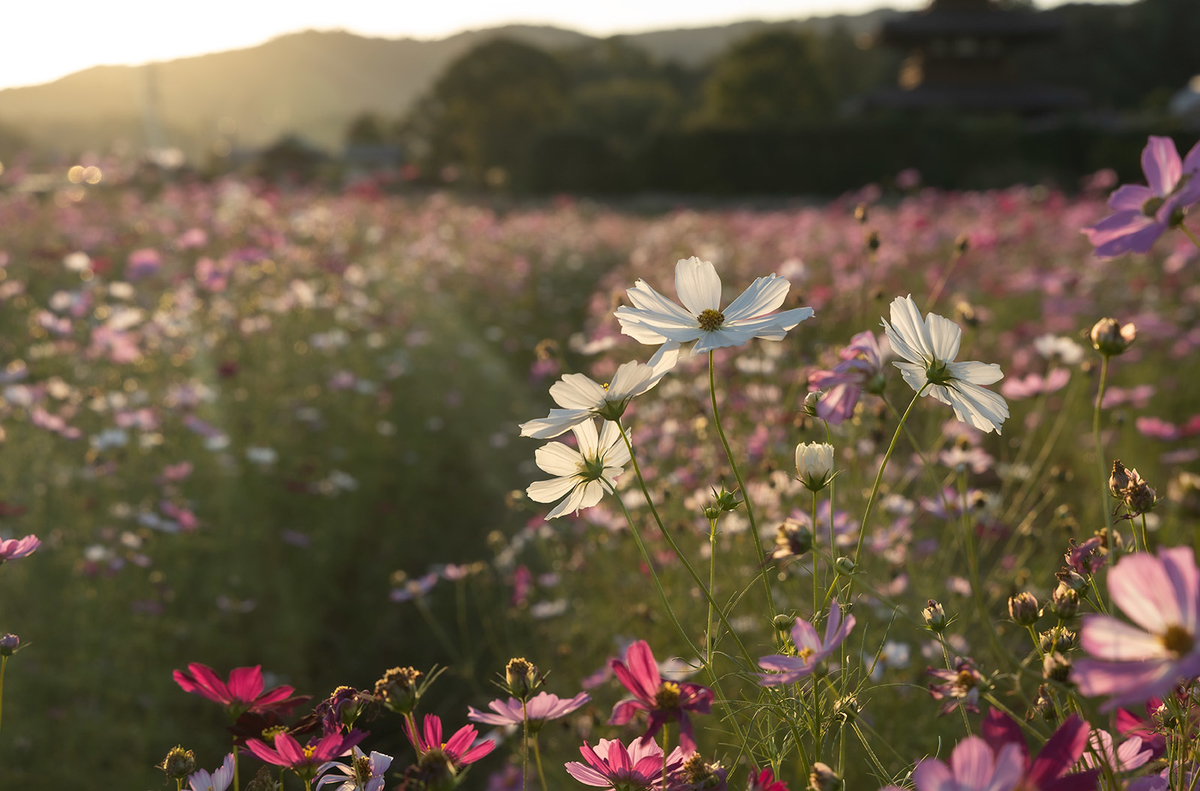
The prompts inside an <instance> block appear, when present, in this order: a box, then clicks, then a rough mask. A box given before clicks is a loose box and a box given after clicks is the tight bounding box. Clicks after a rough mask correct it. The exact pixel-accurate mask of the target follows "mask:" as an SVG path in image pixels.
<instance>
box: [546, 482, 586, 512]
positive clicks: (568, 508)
mask: <svg viewBox="0 0 1200 791" xmlns="http://www.w3.org/2000/svg"><path fill="white" fill-rule="evenodd" d="M585 495H586V488H585V487H584V486H582V485H576V486H575V488H574V489H572V490H571V492H570V493H569V494H568V495H567V497H566V499H564V500H563V501H562V502H561V503H559V504H558V505H556V506H554V508H553V509H551V511H550V513H548V514H546V519H547V521H548V520H550V519H557V518H558V517H560V516H562V515H563V514H571V513H575V512H576V511H578V510H579V509H580V507H581V506H580V503H582V502H583V498H584V496H585Z"/></svg>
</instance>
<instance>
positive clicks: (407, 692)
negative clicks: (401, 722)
mask: <svg viewBox="0 0 1200 791" xmlns="http://www.w3.org/2000/svg"><path fill="white" fill-rule="evenodd" d="M423 675H424V674H423V673H422V672H421V671H420V670H417V669H416V668H415V667H393V668H391V669H390V670H388V671H386V672H385V673H384V674H383V678H381V679H379V680H378V681H376V682H375V697H376V698H378V699H379V700H381V701H383V705H385V706H387V707H388V708H389V709H390V710H392V711H394V712H396V713H397V714H408V713H409V712H411V711H412V710H413V708H415V707H416V704H417V700H418V699H419V697H420V692H421V690H422V689H423V688H424V685H423V684H421V677H422V676H423Z"/></svg>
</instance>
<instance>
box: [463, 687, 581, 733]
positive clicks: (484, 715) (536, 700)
mask: <svg viewBox="0 0 1200 791" xmlns="http://www.w3.org/2000/svg"><path fill="white" fill-rule="evenodd" d="M591 699H592V696H591V695H589V694H588V693H586V692H580V693H579V694H578V695H576V696H575V697H573V698H571V699H570V700H563V699H562V698H560V697H558V695H551V694H550V693H549V692H539V693H538V694H536V695H534V696H533V697H532V698H530V699H529V701H528V702H527V703H526V704H525V706H524V713H522V707H521V701H519V700H517V699H516V698H509V699H508V700H499V699H497V700H493V701H492V702H491V703H489V704H488V708H489V709H491V710H492V711H491V712H487V711H480V710H479V709H476V708H473V707H471V706H468V707H467V719H468V720H470V721H471V722H482V723H483V724H485V725H499V726H501V727H504V726H506V725H521V724H522V723H524V722H525V718H526V717H528V718H529V732H530V733H537V732H538V731H539V730H541V728H542V726H543V725H545V724H546V721H547V720H556V719H558V718H559V717H565V716H566V715H568V714H570V713H571V712H573V711H575V710H576V709H578V708H579V707H580V706H582V705H583V704H585V703H587V702H588V701H589V700H591Z"/></svg>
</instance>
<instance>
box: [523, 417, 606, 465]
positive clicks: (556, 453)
mask: <svg viewBox="0 0 1200 791" xmlns="http://www.w3.org/2000/svg"><path fill="white" fill-rule="evenodd" d="M590 422H591V421H588V423H590ZM584 425H587V424H586V423H585V424H584ZM578 428H579V426H573V427H572V430H573V431H574V430H577V429H578ZM595 430H596V429H594V428H593V429H592V431H593V432H594V431H595ZM576 436H578V435H576ZM533 458H534V461H536V462H537V466H539V467H541V468H542V469H543V470H545V471H546V472H548V473H550V474H551V475H567V476H570V475H574V474H575V473H577V472H579V465H580V464H582V463H583V457H582V456H580V455H579V451H577V450H575V449H574V448H571V447H568V446H566V445H564V444H563V443H561V442H550V443H547V444H545V445H543V446H542V447H540V448H538V449H537V450H536V451H534V453H533Z"/></svg>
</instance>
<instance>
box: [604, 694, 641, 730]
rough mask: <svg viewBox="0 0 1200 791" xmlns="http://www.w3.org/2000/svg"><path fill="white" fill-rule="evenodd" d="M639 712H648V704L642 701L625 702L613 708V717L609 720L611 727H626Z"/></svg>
mask: <svg viewBox="0 0 1200 791" xmlns="http://www.w3.org/2000/svg"><path fill="white" fill-rule="evenodd" d="M639 711H648V709H647V708H646V704H644V703H642V702H641V701H640V700H623V701H621V702H620V703H618V704H617V705H615V706H613V712H612V716H611V717H609V718H608V724H609V725H624V724H625V723H627V722H629V721H630V720H632V719H633V718H634V715H636V714H637V713H638V712H639Z"/></svg>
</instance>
